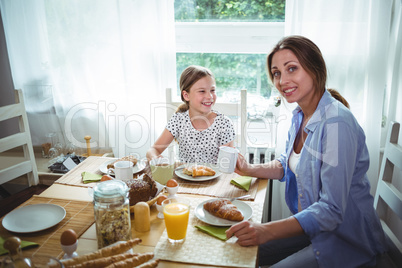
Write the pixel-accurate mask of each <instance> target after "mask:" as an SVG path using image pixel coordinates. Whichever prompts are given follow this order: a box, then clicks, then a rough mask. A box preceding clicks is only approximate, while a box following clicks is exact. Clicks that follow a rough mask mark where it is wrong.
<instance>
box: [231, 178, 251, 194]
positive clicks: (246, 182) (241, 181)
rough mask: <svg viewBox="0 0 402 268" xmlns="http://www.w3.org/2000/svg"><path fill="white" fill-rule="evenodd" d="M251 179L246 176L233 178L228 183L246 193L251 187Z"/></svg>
mask: <svg viewBox="0 0 402 268" xmlns="http://www.w3.org/2000/svg"><path fill="white" fill-rule="evenodd" d="M251 180H252V178H251V177H247V176H239V177H237V178H234V179H232V180H231V181H230V183H231V184H233V185H236V186H237V187H239V188H241V189H243V190H246V191H248V190H249V189H250V185H251Z"/></svg>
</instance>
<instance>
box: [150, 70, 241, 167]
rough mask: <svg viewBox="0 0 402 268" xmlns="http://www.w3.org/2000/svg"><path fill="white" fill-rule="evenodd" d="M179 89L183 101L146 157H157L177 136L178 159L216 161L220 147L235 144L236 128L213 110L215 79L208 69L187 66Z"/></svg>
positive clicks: (201, 161) (227, 119)
mask: <svg viewBox="0 0 402 268" xmlns="http://www.w3.org/2000/svg"><path fill="white" fill-rule="evenodd" d="M180 90H181V99H182V101H184V104H182V105H181V106H180V107H179V108H178V109H177V111H176V113H175V114H174V115H173V116H172V118H171V119H170V120H169V122H168V124H167V126H166V128H165V129H164V130H163V132H162V134H161V136H160V137H159V138H158V139H157V140H156V142H155V144H154V145H153V146H152V147H151V148H150V149H149V150H148V152H147V158H148V160H151V159H153V158H156V157H159V156H160V155H161V154H162V152H163V151H164V150H165V149H166V148H167V147H168V146H169V144H170V143H171V142H172V141H173V139H176V141H177V142H178V143H179V158H180V161H182V162H186V163H213V164H216V162H217V160H218V152H219V147H220V146H231V147H233V146H234V141H233V140H234V137H235V131H234V128H233V124H232V122H231V121H230V119H229V118H227V117H226V116H224V115H223V114H221V113H219V112H217V111H214V110H212V106H213V105H214V103H215V102H216V93H215V90H216V85H215V78H214V76H213V74H212V72H211V71H210V70H209V69H207V68H204V67H201V66H195V65H192V66H189V67H187V68H186V69H185V70H184V71H183V73H182V74H181V77H180Z"/></svg>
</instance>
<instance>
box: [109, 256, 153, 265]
mask: <svg viewBox="0 0 402 268" xmlns="http://www.w3.org/2000/svg"><path fill="white" fill-rule="evenodd" d="M153 257H154V253H153V252H148V253H141V254H139V255H138V256H136V257H133V258H130V259H126V260H123V261H119V262H116V263H113V264H111V265H109V266H106V268H131V267H136V266H138V265H140V264H143V263H144V262H147V261H149V260H150V259H152V258H153Z"/></svg>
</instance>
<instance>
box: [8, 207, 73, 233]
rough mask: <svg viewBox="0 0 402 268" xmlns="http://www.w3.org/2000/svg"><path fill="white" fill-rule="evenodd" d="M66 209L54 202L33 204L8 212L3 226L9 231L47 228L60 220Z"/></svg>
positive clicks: (20, 231) (17, 231) (29, 231)
mask: <svg viewBox="0 0 402 268" xmlns="http://www.w3.org/2000/svg"><path fill="white" fill-rule="evenodd" d="M65 216H66V210H65V209H64V208H63V207H61V206H58V205H54V204H35V205H29V206H25V207H22V208H19V209H16V210H13V211H11V212H10V213H8V214H7V215H6V216H5V217H4V219H3V226H4V228H6V229H7V230H8V231H10V232H15V233H33V232H38V231H42V230H45V229H48V228H50V227H53V226H55V225H56V224H58V223H59V222H61V221H62V220H63V219H64V217H65Z"/></svg>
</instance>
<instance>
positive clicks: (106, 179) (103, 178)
mask: <svg viewBox="0 0 402 268" xmlns="http://www.w3.org/2000/svg"><path fill="white" fill-rule="evenodd" d="M110 180H113V178H112V177H111V176H109V175H103V176H102V178H101V181H110Z"/></svg>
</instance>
